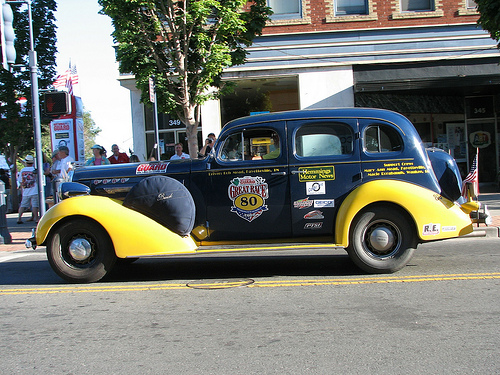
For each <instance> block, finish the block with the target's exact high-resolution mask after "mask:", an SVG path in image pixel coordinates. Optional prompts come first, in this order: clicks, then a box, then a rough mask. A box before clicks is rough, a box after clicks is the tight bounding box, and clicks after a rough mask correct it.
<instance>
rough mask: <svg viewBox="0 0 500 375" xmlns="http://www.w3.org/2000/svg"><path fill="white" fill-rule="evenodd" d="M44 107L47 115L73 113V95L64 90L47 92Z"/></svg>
mask: <svg viewBox="0 0 500 375" xmlns="http://www.w3.org/2000/svg"><path fill="white" fill-rule="evenodd" d="M44 97H45V98H44V103H43V108H44V112H45V114H46V115H49V116H52V115H68V114H70V113H71V95H70V94H68V93H67V92H64V91H54V92H46V93H45V94H44Z"/></svg>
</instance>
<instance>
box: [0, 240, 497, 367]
mask: <svg viewBox="0 0 500 375" xmlns="http://www.w3.org/2000/svg"><path fill="white" fill-rule="evenodd" d="M499 249H500V239H499V238H468V239H456V240H451V241H443V242H436V243H429V244H425V245H421V246H420V247H419V249H418V250H417V252H416V255H415V257H414V258H413V260H412V261H411V262H410V264H409V265H408V266H407V267H406V268H404V269H403V270H401V271H400V272H398V273H396V274H392V275H367V274H363V273H361V272H359V271H358V269H357V268H355V267H354V266H353V265H352V264H351V262H350V260H349V258H348V257H347V256H346V255H345V253H344V252H343V251H342V250H337V249H336V250H307V251H303V250H300V251H296V252H282V253H278V252H273V253H266V254H264V253H263V252H258V253H248V254H238V255H233V254H223V255H211V256H206V255H202V256H200V257H176V258H168V259H165V258H163V259H154V260H153V259H141V260H139V261H137V262H135V263H133V264H130V265H126V266H122V267H119V268H117V269H116V270H114V271H113V272H112V273H111V274H110V275H109V276H108V277H107V278H106V279H105V280H104V281H103V282H100V283H96V284H88V285H72V284H67V283H64V282H63V281H62V280H61V279H60V278H59V277H58V276H57V275H56V274H55V273H53V271H52V270H51V269H50V267H49V265H48V263H47V260H46V257H45V254H44V252H43V251H44V248H40V249H37V250H36V251H34V252H30V251H20V252H19V251H18V252H14V253H12V252H10V253H0V285H1V286H0V299H1V305H0V306H1V307H0V315H1V318H2V330H1V333H0V351H1V353H2V355H1V357H0V358H1V360H0V364H1V366H2V369H3V372H5V373H10V374H15V373H19V374H39V373H54V374H61V373H67V374H99V373H109V374H112V373H120V374H137V373H143V374H165V373H172V374H278V373H279V374H302V373H317V374H341V373H343V374H367V373H370V374H400V373H413V374H417V373H418V374H421V373H443V374H445V373H456V374H470V373H481V374H487V373H489V374H493V373H499V371H500V360H499V359H498V358H499V356H498V354H499V349H498V346H499V344H500V338H499V337H500V335H499V333H500V329H499V325H498V311H499V307H500V302H499V300H498V286H499V284H500V272H499V269H500V267H499V265H500V252H499Z"/></svg>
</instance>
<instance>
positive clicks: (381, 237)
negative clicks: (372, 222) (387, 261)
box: [368, 227, 395, 253]
mask: <svg viewBox="0 0 500 375" xmlns="http://www.w3.org/2000/svg"><path fill="white" fill-rule="evenodd" d="M368 240H369V241H370V245H371V247H372V248H373V249H374V250H376V251H378V252H381V253H385V252H387V251H388V250H390V249H392V247H393V246H394V241H395V239H394V234H393V233H392V231H390V230H389V229H388V228H385V227H378V228H376V229H375V230H374V231H373V232H371V233H370V237H369V239H368Z"/></svg>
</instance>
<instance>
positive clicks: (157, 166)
mask: <svg viewBox="0 0 500 375" xmlns="http://www.w3.org/2000/svg"><path fill="white" fill-rule="evenodd" d="M168 164H169V163H151V164H139V165H138V166H137V168H136V170H135V174H149V173H165V172H166V171H167V167H168Z"/></svg>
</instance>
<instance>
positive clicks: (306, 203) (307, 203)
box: [293, 197, 314, 210]
mask: <svg viewBox="0 0 500 375" xmlns="http://www.w3.org/2000/svg"><path fill="white" fill-rule="evenodd" d="M313 203H314V201H313V200H312V199H309V197H307V198H304V199H299V200H298V201H295V202H293V208H298V209H299V210H302V209H304V208H309V207H311V206H312V205H313Z"/></svg>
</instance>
